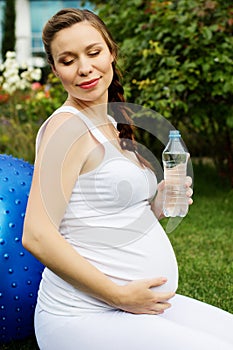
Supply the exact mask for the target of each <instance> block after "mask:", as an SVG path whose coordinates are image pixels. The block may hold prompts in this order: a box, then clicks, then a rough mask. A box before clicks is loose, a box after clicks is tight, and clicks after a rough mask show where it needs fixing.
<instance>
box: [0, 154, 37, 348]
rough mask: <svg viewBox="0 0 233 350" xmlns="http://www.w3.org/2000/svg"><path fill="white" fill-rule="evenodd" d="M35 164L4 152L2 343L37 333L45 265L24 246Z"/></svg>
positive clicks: (0, 176)
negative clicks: (36, 311)
mask: <svg viewBox="0 0 233 350" xmlns="http://www.w3.org/2000/svg"><path fill="white" fill-rule="evenodd" d="M32 175H33V166H32V165H31V164H29V163H28V162H26V161H24V160H22V159H17V158H14V157H12V156H10V155H1V154H0V276H1V277H0V344H3V343H6V342H9V341H11V340H18V339H23V338H26V337H28V336H31V335H32V334H34V329H33V317H34V309H35V304H36V299H37V291H38V288H39V283H40V280H41V274H42V271H43V265H42V264H41V263H40V262H39V261H38V260H36V259H35V258H34V257H33V256H32V255H31V254H30V253H29V252H28V251H26V250H25V249H24V247H23V246H22V232H23V222H24V216H25V211H26V205H27V200H28V195H29V191H30V186H31V181H32Z"/></svg>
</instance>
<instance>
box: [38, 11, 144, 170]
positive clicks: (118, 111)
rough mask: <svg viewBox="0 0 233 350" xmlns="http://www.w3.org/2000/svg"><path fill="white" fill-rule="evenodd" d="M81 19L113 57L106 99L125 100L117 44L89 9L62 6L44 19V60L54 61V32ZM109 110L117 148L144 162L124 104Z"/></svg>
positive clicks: (112, 100)
mask: <svg viewBox="0 0 233 350" xmlns="http://www.w3.org/2000/svg"><path fill="white" fill-rule="evenodd" d="M83 21H88V22H89V23H90V24H91V25H92V26H93V27H94V28H95V29H96V30H98V32H100V34H101V35H102V37H103V38H104V40H105V42H106V44H107V46H108V48H109V51H110V52H111V54H112V55H113V57H114V61H113V63H112V67H113V79H112V82H111V84H110V86H109V88H108V102H125V98H124V89H123V87H122V85H121V83H120V73H119V71H118V69H117V67H116V59H117V53H118V48H117V44H116V43H115V41H114V40H113V38H112V36H111V34H110V32H109V30H108V28H107V27H106V25H105V23H104V22H103V21H102V20H101V19H100V18H99V17H98V16H97V15H95V14H94V13H93V12H91V11H89V10H80V9H73V8H65V9H62V10H61V11H59V12H57V13H56V14H55V15H54V16H53V17H52V18H51V19H50V20H49V21H48V22H47V23H46V25H45V27H44V29H43V34H42V40H43V43H44V47H45V51H46V54H47V60H48V63H49V64H50V65H52V66H53V65H54V61H53V56H52V52H51V43H52V41H53V39H54V37H55V35H56V33H57V32H59V31H60V30H62V29H65V28H69V27H71V26H72V25H74V24H76V23H79V22H83ZM112 112H113V114H114V115H113V116H114V118H115V120H116V122H117V129H118V131H119V137H120V139H121V140H120V145H121V148H122V149H127V150H129V151H133V152H135V153H136V155H137V157H138V159H139V160H140V162H141V163H143V164H144V165H146V166H148V163H147V161H146V160H144V159H143V158H142V157H141V156H140V155H139V154H138V153H137V148H136V143H135V140H134V131H133V122H132V119H131V118H130V116H129V113H128V111H127V108H126V107H124V106H123V104H122V103H115V104H114V108H113V111H112Z"/></svg>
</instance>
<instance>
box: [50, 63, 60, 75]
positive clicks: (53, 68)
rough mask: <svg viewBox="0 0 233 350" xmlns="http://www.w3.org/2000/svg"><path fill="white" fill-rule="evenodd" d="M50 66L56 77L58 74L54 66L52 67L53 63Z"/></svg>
mask: <svg viewBox="0 0 233 350" xmlns="http://www.w3.org/2000/svg"><path fill="white" fill-rule="evenodd" d="M51 68H52V71H53V74H55V75H56V77H59V74H58V72H57V70H56V68H55V67H54V65H52V66H51Z"/></svg>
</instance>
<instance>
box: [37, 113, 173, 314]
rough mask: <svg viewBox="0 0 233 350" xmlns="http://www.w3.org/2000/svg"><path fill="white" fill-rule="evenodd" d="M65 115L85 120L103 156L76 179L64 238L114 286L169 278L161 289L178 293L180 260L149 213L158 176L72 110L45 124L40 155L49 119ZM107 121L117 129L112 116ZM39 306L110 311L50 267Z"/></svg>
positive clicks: (60, 310) (77, 311)
mask: <svg viewBox="0 0 233 350" xmlns="http://www.w3.org/2000/svg"><path fill="white" fill-rule="evenodd" d="M61 112H70V113H72V114H75V115H77V117H79V118H80V119H82V121H83V122H84V123H85V124H86V125H87V128H88V129H89V131H90V132H91V134H92V135H93V136H94V137H95V139H96V140H97V141H98V142H99V143H101V144H102V145H103V147H104V151H105V153H104V158H103V160H102V162H101V163H100V164H99V166H97V167H96V168H95V169H94V170H92V171H90V172H88V173H84V174H81V175H79V176H78V179H77V181H76V184H75V186H74V188H73V191H72V194H71V197H70V200H69V203H68V206H67V209H66V212H65V215H64V217H63V219H62V222H61V224H60V228H59V231H60V233H61V235H63V236H64V238H65V239H66V240H67V241H68V242H69V243H70V244H71V245H72V246H73V247H74V248H75V249H76V250H77V251H78V252H79V253H80V254H81V255H82V256H83V257H85V258H86V259H87V260H88V261H89V262H90V263H92V264H93V265H94V266H96V267H97V268H98V269H99V270H100V271H102V272H103V273H104V274H106V275H107V276H108V277H109V278H111V279H112V280H113V281H114V282H115V283H118V284H125V283H127V282H129V281H131V280H135V279H140V278H152V277H156V276H157V277H159V276H165V277H167V278H169V281H168V283H167V284H166V285H165V286H163V287H160V290H172V291H174V290H176V288H177V281H178V270H177V263H176V258H175V255H174V252H173V249H172V247H171V244H170V242H169V240H168V238H167V236H166V233H165V232H164V230H163V229H162V227H161V225H160V224H159V222H158V220H157V218H156V217H155V216H154V214H153V212H152V211H151V208H150V200H151V199H152V198H153V197H154V195H155V193H156V189H157V180H156V177H155V174H154V173H153V172H152V171H151V170H150V169H148V168H146V167H144V168H143V167H141V166H140V165H139V164H138V165H137V164H136V163H135V162H132V161H131V160H130V159H128V158H127V157H125V156H124V155H123V154H122V153H121V152H120V151H119V150H118V149H117V148H116V147H115V146H114V145H113V144H112V143H111V142H110V141H109V140H108V139H107V138H106V137H105V136H104V135H103V134H102V133H101V132H100V130H99V129H98V128H97V127H96V126H95V125H94V124H93V123H92V122H91V120H90V119H89V118H88V117H86V116H85V115H84V114H82V113H81V112H80V111H78V110H77V109H75V108H74V107H71V106H63V107H61V108H59V109H58V110H57V111H55V113H53V115H52V116H51V117H50V118H49V119H47V121H46V122H45V123H44V124H43V125H42V127H41V128H40V130H39V132H38V135H37V139H36V152H38V149H39V146H40V142H41V139H42V137H43V133H44V130H45V128H46V125H47V124H48V122H49V120H50V119H51V118H52V117H53V116H54V115H55V114H58V113H61ZM109 120H110V121H111V122H113V124H114V125H115V126H116V122H115V120H114V119H113V118H112V117H109ZM38 303H39V304H40V306H41V307H42V308H43V309H45V310H46V311H48V312H52V313H56V314H62V315H71V314H75V315H78V314H80V313H82V312H92V311H96V310H100V309H103V308H111V307H110V306H109V305H107V304H105V303H103V302H102V301H99V300H97V299H95V298H93V297H90V296H89V295H87V294H85V293H82V292H80V291H79V290H77V289H75V288H74V287H73V286H72V285H70V284H68V283H66V282H64V281H63V280H62V279H61V278H59V277H58V276H56V275H55V274H54V273H53V272H51V271H50V270H49V269H47V268H45V270H44V273H43V277H42V281H41V285H40V290H39V297H38Z"/></svg>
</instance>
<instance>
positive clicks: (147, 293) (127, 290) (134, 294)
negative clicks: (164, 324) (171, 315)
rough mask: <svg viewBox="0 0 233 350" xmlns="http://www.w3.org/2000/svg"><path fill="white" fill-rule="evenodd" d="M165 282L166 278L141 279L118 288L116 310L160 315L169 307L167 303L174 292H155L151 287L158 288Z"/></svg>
mask: <svg viewBox="0 0 233 350" xmlns="http://www.w3.org/2000/svg"><path fill="white" fill-rule="evenodd" d="M166 282H167V280H166V278H163V277H159V278H154V279H143V280H137V281H132V282H130V283H128V284H126V285H124V286H120V295H119V300H118V302H117V305H115V306H117V308H119V309H121V310H124V311H127V312H130V313H133V314H151V315H159V314H162V313H163V312H164V311H165V310H166V309H168V308H169V307H171V304H170V303H169V302H168V301H169V300H170V299H171V298H172V297H173V296H174V295H175V293H174V292H156V291H155V290H152V289H151V288H153V287H158V286H161V285H163V284H165V283H166Z"/></svg>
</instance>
